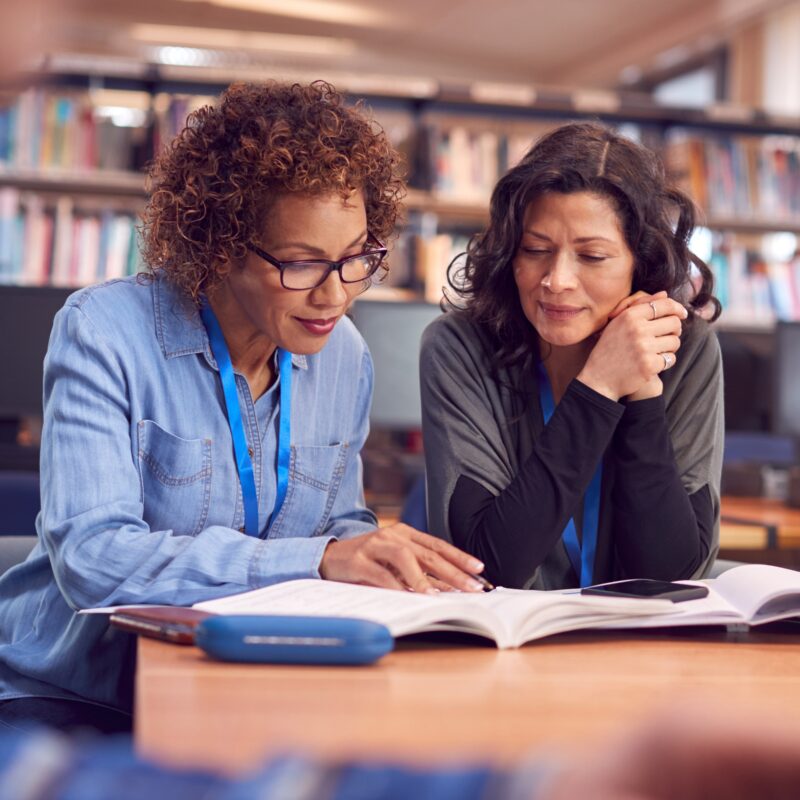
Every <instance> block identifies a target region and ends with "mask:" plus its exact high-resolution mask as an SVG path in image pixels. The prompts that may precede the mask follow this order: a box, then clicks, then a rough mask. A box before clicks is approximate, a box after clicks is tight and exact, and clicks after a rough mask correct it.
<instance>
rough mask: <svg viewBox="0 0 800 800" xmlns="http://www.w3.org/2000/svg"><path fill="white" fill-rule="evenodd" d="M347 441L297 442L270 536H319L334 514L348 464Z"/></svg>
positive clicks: (272, 537)
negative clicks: (283, 497)
mask: <svg viewBox="0 0 800 800" xmlns="http://www.w3.org/2000/svg"><path fill="white" fill-rule="evenodd" d="M347 450H348V444H347V442H342V443H341V444H332V445H293V446H292V452H291V460H290V463H289V486H288V487H287V490H286V499H285V500H284V502H283V506H282V507H281V510H280V513H279V514H278V516H277V518H276V519H275V522H274V523H273V524H272V527H271V528H270V530H269V538H270V539H282V538H289V537H292V536H299V537H303V538H305V537H310V536H319V535H320V534H321V533H322V532H323V531H324V530H325V526H326V524H327V522H328V517H330V514H331V509H332V508H333V503H334V501H335V500H336V493H337V492H338V491H339V485H340V484H341V482H342V476H343V475H344V470H345V465H346V463H347Z"/></svg>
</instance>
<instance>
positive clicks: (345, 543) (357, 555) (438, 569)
mask: <svg viewBox="0 0 800 800" xmlns="http://www.w3.org/2000/svg"><path fill="white" fill-rule="evenodd" d="M482 571H483V564H482V563H481V562H480V561H478V559H477V558H473V557H472V556H470V555H467V554H466V553H464V552H462V551H461V550H459V549H458V548H456V547H453V545H451V544H448V543H447V542H445V541H443V540H442V539H437V538H436V537H435V536H430V535H429V534H427V533H421V532H420V531H418V530H415V529H414V528H411V527H409V526H408V525H403V524H402V523H398V524H397V525H390V526H389V527H388V528H381V529H380V530H377V531H374V532H373V533H365V534H363V535H361V536H356V537H355V538H353V539H344V540H341V541H337V542H331V543H330V544H329V545H328V547H327V548H326V550H325V553H324V555H323V556H322V561H321V562H320V566H319V572H320V575H322V577H323V578H325V579H326V580H331V581H344V582H346V583H361V584H366V585H368V586H382V587H384V588H387V589H410V590H412V591H414V592H423V593H428V594H431V593H434V592H437V591H450V590H452V589H456V590H459V591H464V592H480V591H483V586H482V585H481V584H480V583H478V581H476V580H475V578H473V577H472V576H473V575H477V574H479V573H480V572H482Z"/></svg>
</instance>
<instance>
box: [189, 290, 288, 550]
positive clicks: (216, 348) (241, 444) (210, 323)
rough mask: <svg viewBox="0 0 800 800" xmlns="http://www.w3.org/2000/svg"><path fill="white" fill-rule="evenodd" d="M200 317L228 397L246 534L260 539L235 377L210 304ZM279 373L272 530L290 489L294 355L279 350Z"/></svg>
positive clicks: (256, 501)
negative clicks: (275, 484) (276, 454)
mask: <svg viewBox="0 0 800 800" xmlns="http://www.w3.org/2000/svg"><path fill="white" fill-rule="evenodd" d="M200 316H201V317H202V319H203V324H204V325H205V326H206V332H207V333H208V341H209V343H210V344H211V352H212V353H213V354H214V358H215V359H216V361H217V366H218V367H219V377H220V380H221V381H222V393H223V395H224V397H225V410H226V412H227V414H228V424H229V425H230V428H231V436H232V438H233V452H234V455H235V456H236V470H237V472H238V473H239V483H240V484H241V486H242V502H243V503H244V532H245V533H246V534H247V535H248V536H258V495H257V494H256V481H255V476H254V474H253V462H252V460H251V458H250V453H249V452H248V449H247V438H246V437H245V435H244V425H243V424H242V412H241V408H240V407H239V394H238V392H237V391H236V376H235V375H234V374H233V364H232V363H231V356H230V353H229V352H228V345H227V344H225V337H224V336H223V335H222V328H220V325H219V321H218V320H217V317H216V315H215V314H214V312H213V311H212V310H211V306H209V305H208V303H204V304H203V305H202V306H201V308H200ZM278 370H279V375H280V399H279V405H278V457H277V488H276V492H275V507H274V508H273V509H272V514H271V515H270V518H269V523H268V525H267V527H268V528H269V527H270V526H271V525H272V523H273V521H274V520H275V518H276V517H277V516H278V514H279V513H280V510H281V506H282V505H283V501H284V500H285V499H286V490H287V488H288V486H289V460H290V445H291V440H292V439H291V406H292V354H291V353H290V352H289V351H288V350H281V349H279V350H278Z"/></svg>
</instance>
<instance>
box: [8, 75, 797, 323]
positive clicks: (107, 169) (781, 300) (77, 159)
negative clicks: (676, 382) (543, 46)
mask: <svg viewBox="0 0 800 800" xmlns="http://www.w3.org/2000/svg"><path fill="white" fill-rule="evenodd" d="M212 100H213V97H212V96H210V95H209V94H207V93H193V91H192V89H191V87H188V88H187V91H186V92H182V93H179V94H178V93H167V92H156V93H151V92H149V91H143V90H137V89H107V88H99V89H97V88H89V89H76V88H60V87H45V88H41V87H40V88H31V89H28V90H26V91H23V92H22V93H21V94H20V95H19V96H18V97H17V98H16V99H15V100H14V101H13V102H12V103H11V104H10V105H7V106H6V107H5V108H0V283H21V284H29V285H47V284H55V285H70V286H72V285H74V286H79V285H83V284H86V283H92V282H95V281H98V280H103V279H106V278H110V277H115V276H118V275H126V274H130V273H131V272H135V271H137V270H138V269H139V268H140V267H141V264H140V262H139V256H138V248H137V246H136V218H137V214H138V213H139V211H140V210H141V208H142V206H143V204H144V201H145V197H146V194H145V187H144V178H143V174H142V170H143V168H144V166H145V165H146V164H147V163H148V162H149V161H150V160H151V159H152V157H153V155H154V154H155V153H157V152H158V151H159V149H160V148H161V147H162V146H163V145H164V143H165V142H168V141H169V140H170V139H171V138H172V137H173V136H174V135H175V133H176V132H177V131H178V130H179V129H180V128H181V127H182V126H183V125H184V124H185V120H186V117H187V115H188V114H189V113H190V112H191V111H192V110H193V109H195V108H197V107H199V106H201V105H203V104H205V103H208V102H211V101H212ZM574 110H575V113H574V114H572V115H571V116H573V117H578V116H582V115H587V114H588V115H591V114H592V110H591V109H587V110H582V109H577V107H575V109H574ZM375 113H376V116H377V118H378V121H379V122H380V123H381V124H382V125H383V127H384V128H385V129H386V131H387V133H388V134H389V136H390V137H391V138H392V140H393V141H394V142H395V143H396V144H397V146H398V147H399V148H400V149H401V150H402V151H403V153H404V154H405V156H406V158H407V160H408V164H409V178H410V183H411V187H412V188H411V189H410V191H409V194H408V197H407V201H406V210H407V212H406V221H405V223H404V226H403V228H402V229H401V232H400V236H399V237H398V239H397V241H396V243H395V246H394V248H393V252H392V256H391V262H390V263H391V269H390V273H389V277H388V281H387V285H388V286H389V287H390V289H392V290H401V291H399V292H398V294H399V296H401V297H405V296H407V293H408V292H409V291H411V292H416V293H417V294H418V295H419V294H424V296H425V297H426V298H427V299H429V300H431V301H436V300H438V299H439V298H440V297H441V290H442V287H443V286H444V285H445V283H446V276H445V273H446V268H447V265H448V264H449V263H450V262H451V261H452V259H453V258H454V257H455V256H456V255H457V254H458V253H460V252H462V251H463V249H464V247H465V246H466V243H467V241H468V239H469V237H470V236H471V235H472V234H474V233H476V232H478V231H480V230H481V229H482V227H483V226H484V225H485V223H486V221H487V219H488V201H489V197H490V195H491V190H492V187H493V186H494V184H495V183H496V181H497V180H498V178H499V177H500V176H501V175H502V174H503V173H504V172H505V171H506V170H507V169H508V168H509V166H511V165H513V164H514V163H516V162H517V161H518V160H519V158H521V156H522V155H523V154H524V152H525V151H526V150H527V148H528V147H529V146H530V144H531V143H532V142H533V141H534V140H535V139H536V138H538V137H539V136H540V135H541V134H542V133H544V132H546V131H547V130H549V129H551V128H552V127H554V126H555V125H557V124H559V122H560V121H562V120H563V119H564V115H563V114H562V115H560V116H557V115H555V114H554V113H553V112H552V111H551V112H550V113H548V112H547V110H546V109H539V108H535V107H533V106H531V107H530V108H529V109H523V110H520V109H515V110H514V111H513V113H512V110H510V109H509V108H506V107H493V106H492V105H491V104H487V103H485V102H484V103H480V102H478V103H475V102H473V103H471V104H469V103H467V104H465V103H463V102H462V103H459V104H453V105H452V107H448V106H447V103H443V102H438V103H437V102H433V101H431V102H428V101H418V102H417V103H416V104H414V105H413V106H412V105H411V104H407V103H403V102H402V101H401V100H396V101H395V103H394V105H392V103H387V102H383V103H379V104H377V105H376V107H375ZM620 116H621V114H620V112H619V110H617V112H616V118H615V119H616V122H615V124H617V126H618V127H619V128H620V129H621V130H622V132H624V133H625V134H626V135H630V136H633V137H636V138H640V139H641V140H643V141H645V142H646V143H647V144H648V145H650V146H653V145H654V143H655V145H656V146H658V147H660V148H661V150H662V154H663V156H664V159H665V163H666V164H667V167H668V170H669V171H670V173H671V174H672V175H673V176H674V178H675V180H676V181H677V182H678V183H679V185H681V186H682V187H683V188H684V189H686V190H687V191H688V192H689V193H690V194H691V195H692V196H693V197H694V198H695V200H696V201H697V203H698V206H699V207H700V208H702V209H703V215H702V219H703V222H704V224H705V226H706V228H707V229H709V230H710V231H712V232H713V233H712V234H709V236H708V237H707V239H708V247H707V248H706V251H705V252H703V253H702V255H703V257H704V258H706V259H707V260H708V261H710V263H711V265H712V267H713V269H714V270H715V272H716V274H717V281H718V292H719V296H720V298H721V300H722V302H723V305H724V308H725V314H724V316H723V319H724V320H726V321H727V322H726V324H733V325H737V326H742V325H743V326H746V327H747V326H751V327H764V326H766V327H769V326H770V325H771V324H773V322H774V320H775V319H784V318H786V319H800V261H798V244H797V237H798V236H800V123H798V125H797V126H795V128H794V129H791V128H790V129H789V130H788V131H787V129H786V126H785V125H784V126H783V127H782V128H780V130H781V133H780V135H777V134H772V133H770V132H769V131H768V129H765V132H764V133H760V132H759V133H758V134H756V133H754V132H753V128H752V126H745V125H742V127H741V129H740V130H737V128H736V126H735V125H732V124H730V125H720V124H717V123H715V124H711V123H710V124H709V127H708V128H707V129H704V128H702V127H701V126H700V125H698V124H697V120H694V119H693V118H692V121H691V124H688V123H687V124H683V123H684V122H685V121H686V119H687V118H686V117H685V116H683V117H682V116H681V115H679V114H676V115H675V117H674V119H673V120H672V122H671V124H670V119H669V115H668V113H667V112H664V111H663V110H662V112H661V113H660V115H659V117H658V119H657V120H656V121H654V117H653V114H652V113H649V114H648V113H644V112H643V113H641V114H637V112H636V111H635V110H632V112H631V114H630V119H629V120H628V121H622V120H621V119H620ZM776 129H777V128H776ZM792 130H794V131H795V132H794V133H792ZM741 131H744V132H741ZM390 294H391V292H390Z"/></svg>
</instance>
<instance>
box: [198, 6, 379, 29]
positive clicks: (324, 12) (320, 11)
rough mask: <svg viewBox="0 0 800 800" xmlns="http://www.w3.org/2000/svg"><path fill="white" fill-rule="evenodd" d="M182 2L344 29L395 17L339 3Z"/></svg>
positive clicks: (377, 24) (377, 23) (371, 9)
mask: <svg viewBox="0 0 800 800" xmlns="http://www.w3.org/2000/svg"><path fill="white" fill-rule="evenodd" d="M183 2H185V3H196V2H208V3H210V4H211V5H214V6H223V7H224V8H236V9H239V10H241V11H257V12H259V13H261V14H273V15H275V16H280V17H291V18H294V19H311V20H316V21H318V22H335V23H340V24H343V25H360V26H380V25H388V24H390V23H391V22H392V21H393V17H392V16H390V15H389V14H387V13H386V12H385V11H379V10H377V9H375V8H364V7H363V6H360V5H356V4H355V3H344V2H337V1H336V0H290V1H289V0H183Z"/></svg>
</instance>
